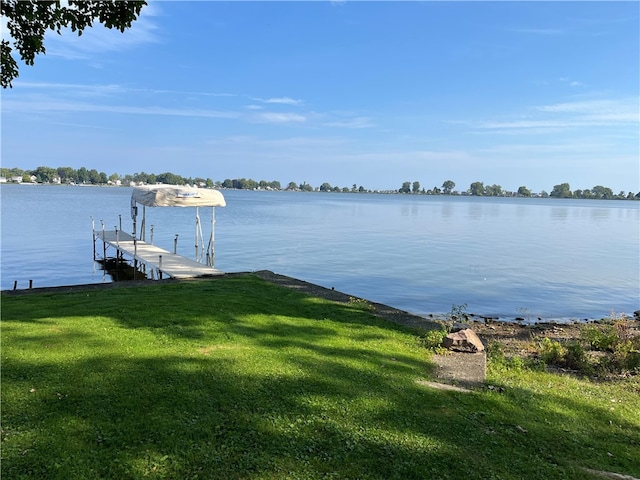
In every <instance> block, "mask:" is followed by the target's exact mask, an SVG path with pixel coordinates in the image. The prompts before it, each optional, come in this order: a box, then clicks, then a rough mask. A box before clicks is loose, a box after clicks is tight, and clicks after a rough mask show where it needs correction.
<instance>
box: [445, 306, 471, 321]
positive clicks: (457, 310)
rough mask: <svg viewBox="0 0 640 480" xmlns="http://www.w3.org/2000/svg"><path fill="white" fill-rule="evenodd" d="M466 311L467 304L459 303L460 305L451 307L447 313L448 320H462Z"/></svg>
mask: <svg viewBox="0 0 640 480" xmlns="http://www.w3.org/2000/svg"><path fill="white" fill-rule="evenodd" d="M466 310H467V304H466V303H461V304H460V305H456V304H453V305H451V311H450V312H449V318H450V319H451V320H459V319H461V318H464V316H465V311H466Z"/></svg>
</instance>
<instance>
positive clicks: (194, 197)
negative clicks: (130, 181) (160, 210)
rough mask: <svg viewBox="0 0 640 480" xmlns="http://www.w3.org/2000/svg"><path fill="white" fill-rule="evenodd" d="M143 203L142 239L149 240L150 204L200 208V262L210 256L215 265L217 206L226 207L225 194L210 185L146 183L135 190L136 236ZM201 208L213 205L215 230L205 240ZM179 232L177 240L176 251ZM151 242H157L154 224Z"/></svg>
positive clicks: (197, 240) (134, 232) (197, 253)
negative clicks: (155, 240)
mask: <svg viewBox="0 0 640 480" xmlns="http://www.w3.org/2000/svg"><path fill="white" fill-rule="evenodd" d="M138 203H139V204H140V205H142V223H141V225H140V240H142V241H146V235H147V233H146V223H147V220H146V207H196V239H195V240H196V245H195V247H196V262H198V263H202V262H203V260H204V256H205V255H206V262H207V265H209V266H211V267H213V253H214V252H213V237H214V228H215V222H216V221H215V207H224V206H226V205H227V202H226V201H225V199H224V196H223V195H222V193H220V192H219V191H218V190H213V189H210V188H202V189H199V188H196V187H184V186H178V185H142V186H139V187H134V188H133V192H131V219H132V220H133V237H134V238H135V237H136V228H137V225H136V223H137V217H138V206H137V204H138ZM199 207H211V232H210V234H209V241H208V243H205V241H204V237H203V235H202V225H201V222H200V212H199V209H200V208H199ZM177 242H178V235H176V238H175V240H174V253H176V251H175V250H176V248H177ZM151 244H153V225H152V226H151Z"/></svg>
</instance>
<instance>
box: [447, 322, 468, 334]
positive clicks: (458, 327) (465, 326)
mask: <svg viewBox="0 0 640 480" xmlns="http://www.w3.org/2000/svg"><path fill="white" fill-rule="evenodd" d="M469 328H471V325H469V324H468V323H462V322H453V326H452V327H451V333H454V332H459V331H460V330H467V329H469Z"/></svg>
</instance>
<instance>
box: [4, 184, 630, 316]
mask: <svg viewBox="0 0 640 480" xmlns="http://www.w3.org/2000/svg"><path fill="white" fill-rule="evenodd" d="M223 193H224V195H225V197H226V199H227V207H225V208H217V209H216V212H215V214H216V232H215V233H216V242H215V245H216V264H215V266H216V268H219V269H221V270H223V271H227V272H236V271H255V270H262V269H267V270H273V271H275V272H277V273H281V274H284V275H290V276H294V277H297V278H301V279H304V280H307V281H310V282H313V283H317V284H320V285H323V286H326V287H335V288H336V289H337V290H340V291H343V292H345V293H348V294H351V295H355V296H360V297H364V298H368V299H369V300H372V301H376V302H381V303H386V304H389V305H392V306H394V307H397V308H401V309H404V310H408V311H410V312H414V313H418V314H425V313H441V312H448V311H449V310H450V309H451V306H452V305H454V304H455V305H460V304H463V303H466V304H467V310H468V311H469V312H473V313H477V314H483V315H497V316H500V317H504V318H513V317H515V316H525V317H529V318H531V319H532V320H534V319H537V317H543V318H545V319H550V318H555V319H565V318H599V317H602V316H606V315H609V314H610V313H611V311H612V310H613V311H615V312H627V313H631V312H633V311H634V310H638V309H640V248H639V245H640V203H639V202H630V201H587V200H556V199H510V198H509V199H507V198H476V197H473V198H469V197H430V196H408V195H369V194H333V193H327V194H323V193H293V192H249V191H224V192H223ZM0 195H1V197H0V199H1V205H2V206H1V214H2V217H1V219H2V224H1V228H2V233H1V258H0V268H1V284H2V285H1V286H2V289H11V288H13V284H14V281H18V288H26V287H27V286H28V282H29V280H33V282H34V286H35V287H44V286H58V285H75V284H83V283H102V282H110V281H111V278H110V277H109V276H108V275H106V274H105V273H104V272H103V271H102V270H100V269H99V267H98V266H97V265H96V264H95V263H94V262H93V243H92V235H91V216H93V218H94V219H95V223H96V226H97V227H99V225H100V221H101V220H103V221H104V223H105V227H106V228H107V229H113V228H114V226H116V225H119V222H120V219H119V215H122V217H121V218H122V226H123V229H124V230H125V231H131V229H132V227H131V219H130V216H129V198H130V195H131V189H130V188H100V187H66V186H27V185H2V187H1V188H0ZM200 215H201V217H202V220H203V224H204V227H205V228H203V230H205V236H206V235H207V233H206V232H207V231H208V224H209V223H210V219H211V213H210V209H201V210H200ZM151 224H153V225H154V226H155V227H154V243H155V244H156V245H159V246H161V247H163V248H166V249H168V250H172V249H173V240H174V237H175V234H178V235H179V240H178V253H181V254H183V255H185V256H188V257H191V258H193V256H194V232H195V210H194V209H183V208H147V225H151ZM148 235H149V233H147V238H148ZM98 244H99V245H100V242H98ZM100 248H101V247H100Z"/></svg>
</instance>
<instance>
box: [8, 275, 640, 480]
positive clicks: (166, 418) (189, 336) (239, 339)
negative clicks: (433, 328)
mask: <svg viewBox="0 0 640 480" xmlns="http://www.w3.org/2000/svg"><path fill="white" fill-rule="evenodd" d="M222 284H226V285H227V286H226V287H224V288H221V287H219V286H215V285H214V283H213V282H211V283H202V284H200V286H199V288H198V289H197V290H198V295H197V296H195V297H194V296H193V292H191V293H190V292H189V290H193V288H187V287H188V285H193V284H170V285H167V286H171V287H172V288H171V289H166V288H164V287H161V286H151V287H148V288H149V289H147V288H144V289H111V290H109V292H108V294H107V298H108V301H107V302H105V301H104V297H103V296H96V295H97V294H96V295H92V292H89V293H88V294H87V292H75V293H74V292H71V293H68V294H65V295H59V294H56V295H53V294H52V295H50V296H49V297H47V298H46V303H47V305H49V315H47V314H46V313H45V312H42V311H37V312H36V314H35V315H34V314H33V313H34V312H33V311H30V308H29V304H28V302H22V303H21V302H20V301H15V302H12V303H13V304H12V305H10V306H9V308H7V309H6V310H5V311H3V319H2V323H3V330H4V331H5V333H6V334H7V335H8V336H9V338H11V342H12V343H11V345H10V346H9V348H10V349H11V352H10V353H11V355H9V353H6V352H5V353H4V354H3V365H2V372H1V374H2V383H3V409H2V418H3V431H2V436H3V453H2V457H3V458H2V460H3V461H2V466H1V469H2V473H3V474H5V475H6V476H7V478H81V477H82V478H119V479H120V478H121V479H128V478H132V479H133V478H142V477H151V478H225V479H226V478H229V479H232V478H371V479H394V478H397V479H407V478H462V477H468V478H504V479H510V478H524V477H526V478H536V477H538V478H585V476H586V474H585V473H584V471H582V470H580V469H579V468H578V466H582V463H584V466H585V467H590V468H601V469H606V470H611V471H618V472H620V473H626V474H634V475H636V476H637V475H638V474H639V473H640V472H639V470H640V467H638V466H637V465H634V464H633V461H634V459H633V457H632V456H631V455H630V456H629V458H628V459H624V458H612V457H609V456H607V455H606V452H602V451H593V449H595V448H597V446H598V445H603V444H608V443H611V444H613V443H616V444H618V445H628V446H629V447H628V448H629V451H630V452H631V451H632V449H633V448H637V446H638V445H640V434H638V430H637V422H636V423H634V422H633V421H631V420H626V419H624V418H621V416H620V415H619V414H616V413H614V412H611V411H610V410H607V409H606V408H604V407H602V408H595V407H590V406H588V404H587V403H586V402H584V403H583V402H580V401H578V400H571V399H567V398H566V397H564V396H562V395H561V394H560V393H558V394H557V395H551V396H550V395H548V394H545V395H543V394H539V393H537V392H533V391H530V390H527V389H520V388H510V389H507V391H506V392H505V393H504V394H499V393H496V392H493V391H486V390H483V391H477V392H474V393H470V394H465V393H458V392H446V391H439V390H435V389H430V388H426V387H423V386H420V385H418V384H417V383H416V382H415V380H417V379H420V378H424V376H425V375H426V371H427V368H428V362H427V360H426V356H425V357H423V358H421V357H420V356H419V355H415V354H412V353H411V352H410V351H409V350H410V349H409V348H408V349H407V352H406V353H402V351H399V350H398V349H395V350H393V351H392V353H391V352H390V351H387V350H385V348H383V347H382V346H381V348H379V349H378V348H375V343H376V341H378V340H380V338H383V337H385V336H384V335H382V333H380V331H379V330H378V329H384V330H386V331H391V332H397V333H398V335H399V336H401V335H400V334H402V333H406V332H408V331H410V330H407V329H406V328H405V327H402V326H398V325H395V324H391V323H389V322H385V321H383V320H381V319H378V318H376V317H373V316H372V315H370V314H369V313H368V312H366V311H362V310H359V309H357V308H354V307H353V306H350V305H348V304H347V305H339V304H326V303H322V302H317V301H316V300H314V299H312V298H310V297H308V296H306V295H303V294H301V293H299V292H295V291H288V290H285V289H282V288H279V287H275V286H271V285H269V284H266V283H265V282H262V281H258V280H255V282H254V281H252V282H249V283H247V282H246V281H238V282H230V281H227V282H221V283H220V285H222ZM174 285H175V286H174ZM127 290H129V291H127ZM134 292H136V293H134ZM238 293H242V295H237V294H238ZM47 295H49V294H47ZM101 295H104V294H101ZM177 299H181V300H177ZM185 299H186V303H187V304H188V305H189V306H188V308H185V306H184V303H185ZM196 299H199V300H200V301H196ZM134 300H135V302H134ZM149 305H153V308H150V307H149ZM3 310H4V309H3ZM31 310H33V309H31ZM53 312H58V313H57V315H60V316H61V317H68V316H70V315H76V316H77V318H75V320H74V321H75V322H86V321H88V320H86V319H89V318H93V319H95V318H100V317H105V318H107V319H109V320H105V321H101V320H94V321H96V325H95V331H94V332H92V333H86V329H85V330H80V329H74V328H71V327H72V326H73V325H71V326H69V325H65V326H64V327H65V328H63V329H61V330H60V331H56V330H55V328H56V327H58V326H59V321H57V320H56V319H55V318H54V316H53ZM158 312H161V315H158ZM212 312H214V315H213V316H214V317H215V320H213V319H212ZM5 313H6V315H5ZM257 315H261V316H267V319H266V320H265V319H264V318H263V319H262V320H261V321H260V322H259V321H257V319H256V316H257ZM17 322H30V323H32V324H33V326H34V329H31V330H30V333H25V334H21V332H20V326H19V325H18V323H17ZM114 322H115V323H114ZM68 323H70V324H71V323H72V322H70V321H69V322H68ZM107 324H109V325H111V327H110V328H115V329H124V330H126V331H128V332H129V333H128V334H127V335H122V334H121V332H116V334H112V333H111V332H106V333H105V330H106V329H105V325H107ZM338 324H344V325H347V326H348V332H349V333H348V335H349V338H347V339H344V338H341V339H339V340H340V341H335V342H334V341H333V340H334V337H335V336H336V335H338V329H337V325H338ZM114 325H115V326H114ZM80 331H81V332H82V333H79V332H80ZM34 332H35V333H34ZM402 338H404V341H406V338H407V337H406V336H402ZM113 342H130V343H127V348H126V349H125V350H124V351H125V352H129V351H130V352H131V353H130V354H125V353H123V354H119V355H113V354H110V353H109V351H110V350H109V349H110V346H111V344H112V343H113ZM78 343H80V344H81V345H82V349H81V351H76V350H74V349H73V348H72V347H68V348H67V349H66V350H65V348H66V347H65V345H70V344H78ZM144 343H149V344H151V345H153V347H154V349H157V351H154V352H153V353H146V354H145V355H140V354H138V353H137V352H136V348H138V347H139V346H140V345H142V344H144ZM43 345H49V346H50V347H49V348H51V349H53V350H56V349H60V351H61V352H62V353H64V355H61V357H60V358H61V360H60V361H59V362H51V360H50V358H49V357H48V356H46V355H43V356H41V357H39V356H38V355H37V349H38V347H40V346H43ZM253 346H255V347H256V348H253ZM5 347H6V345H5ZM16 349H19V350H21V351H25V352H30V353H31V356H28V355H25V356H21V355H19V354H16V353H15V351H16ZM34 351H35V353H33V352H34ZM119 351H122V350H119ZM270 351H277V352H278V353H279V357H278V358H279V360H278V361H277V362H273V361H272V360H271V357H270V355H269V352H270ZM65 352H66V353H65ZM145 352H148V350H145ZM270 362H272V363H270ZM256 365H257V366H258V367H255V366H256ZM254 367H255V368H254ZM32 390H33V391H32ZM532 411H535V412H536V413H538V414H539V415H538V416H541V417H545V418H546V421H545V422H544V423H540V424H528V423H525V422H526V419H527V418H530V416H529V413H530V412H532ZM596 423H597V425H595V426H594V424H596ZM610 424H611V425H614V426H615V427H614V426H610ZM589 437H590V438H591V440H589ZM557 452H563V455H564V457H559V455H558V453H557ZM505 453H506V454H505ZM461 459H463V460H461Z"/></svg>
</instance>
